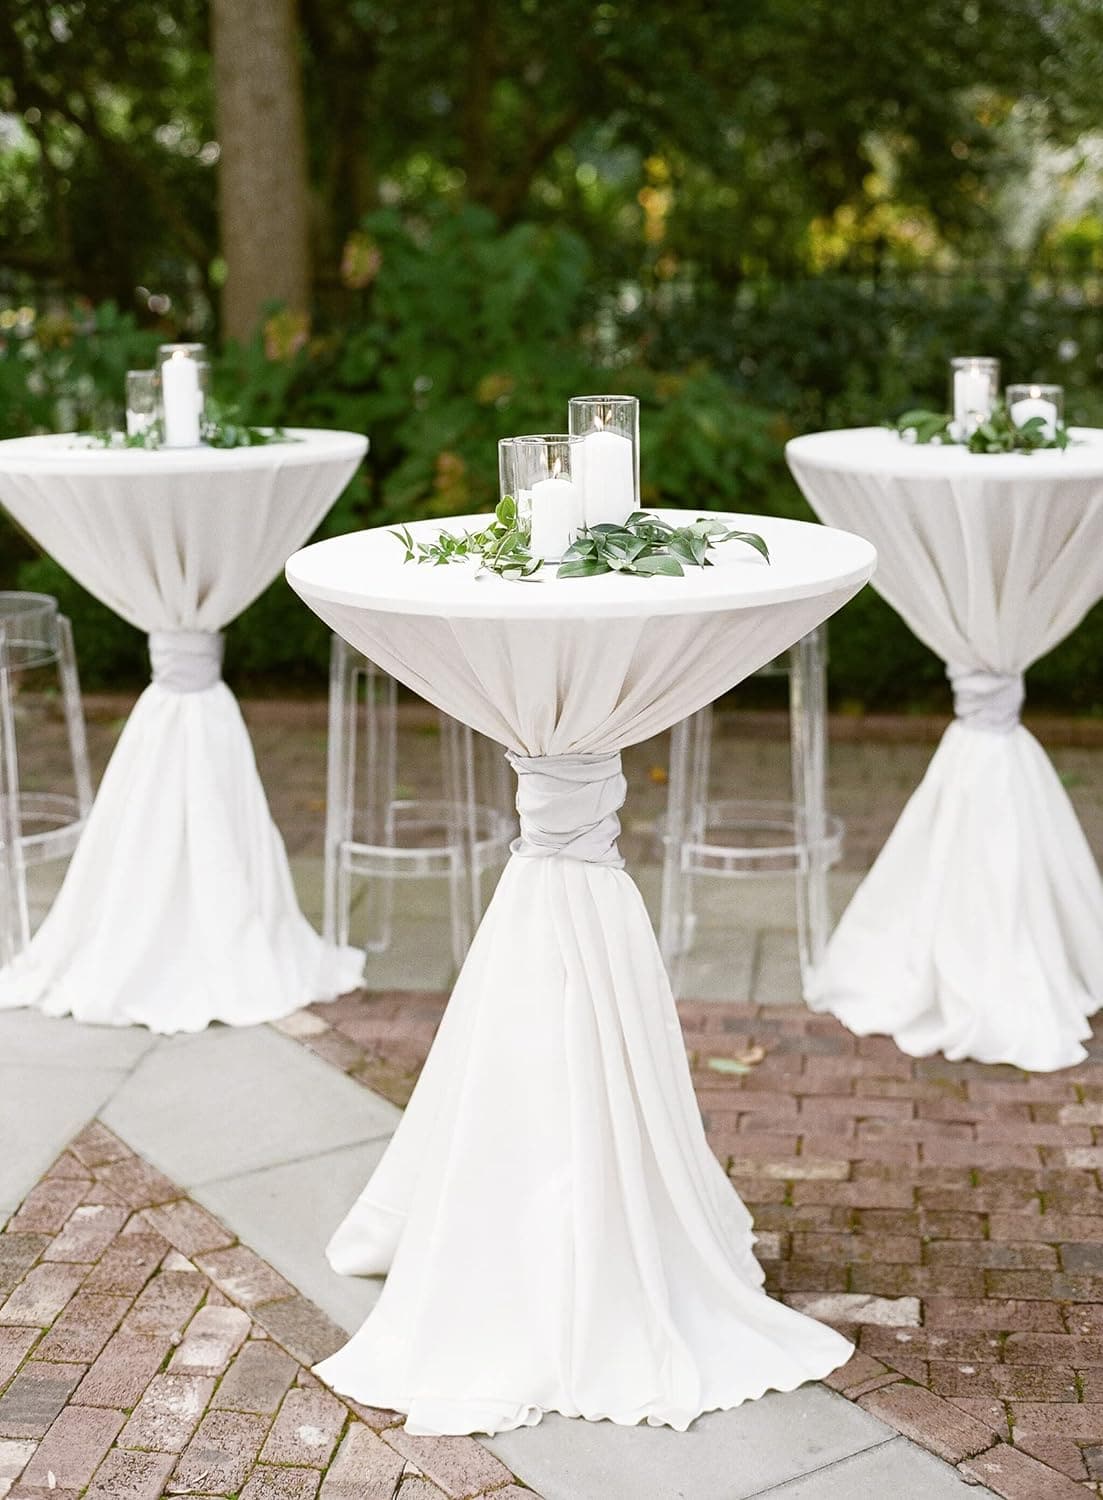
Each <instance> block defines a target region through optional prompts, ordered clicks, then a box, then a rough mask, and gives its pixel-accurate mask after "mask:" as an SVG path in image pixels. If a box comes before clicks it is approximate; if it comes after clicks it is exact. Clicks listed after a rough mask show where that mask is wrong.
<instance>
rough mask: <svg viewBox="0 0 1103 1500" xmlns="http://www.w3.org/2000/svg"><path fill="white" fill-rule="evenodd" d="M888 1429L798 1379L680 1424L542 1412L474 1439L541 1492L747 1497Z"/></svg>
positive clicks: (560, 1496)
mask: <svg viewBox="0 0 1103 1500" xmlns="http://www.w3.org/2000/svg"><path fill="white" fill-rule="evenodd" d="M388 1436H390V1434H388ZM892 1436H893V1433H892V1429H891V1428H889V1427H886V1426H885V1424H884V1423H883V1422H879V1421H877V1420H876V1419H874V1418H873V1417H871V1416H869V1415H868V1414H867V1413H865V1412H863V1411H861V1410H860V1408H858V1407H855V1406H852V1405H851V1404H850V1403H849V1402H848V1401H846V1400H844V1399H843V1397H841V1396H836V1395H834V1394H832V1393H831V1392H830V1391H826V1390H823V1389H820V1388H817V1387H814V1386H808V1387H804V1388H803V1389H802V1390H800V1391H793V1392H791V1393H789V1394H788V1395H779V1394H776V1393H771V1394H770V1395H767V1396H764V1397H763V1398H762V1399H761V1400H760V1401H750V1402H747V1403H746V1404H745V1405H744V1406H741V1407H738V1408H737V1409H736V1410H735V1411H727V1412H711V1413H709V1414H708V1415H707V1416H704V1417H701V1418H699V1419H698V1420H697V1421H696V1422H695V1423H694V1424H693V1426H692V1427H691V1428H690V1429H689V1431H688V1432H674V1431H672V1430H671V1429H670V1428H661V1427H617V1426H615V1425H614V1424H613V1423H611V1422H577V1421H568V1420H567V1419H566V1418H565V1417H558V1416H549V1417H545V1418H544V1420H543V1421H542V1422H541V1423H540V1424H539V1425H538V1426H536V1427H526V1428H522V1429H519V1430H518V1431H516V1432H507V1433H500V1434H499V1435H498V1436H497V1437H493V1438H488V1439H484V1440H483V1441H484V1442H485V1446H486V1447H488V1448H489V1449H490V1451H491V1452H492V1453H494V1454H496V1455H497V1456H498V1457H499V1458H500V1459H501V1460H502V1461H503V1463H505V1464H507V1465H508V1466H509V1468H511V1469H512V1470H513V1472H514V1474H516V1475H517V1477H518V1478H519V1479H521V1480H522V1481H523V1482H524V1483H525V1484H528V1485H530V1486H531V1487H532V1488H533V1489H535V1490H536V1491H537V1492H538V1493H539V1494H540V1495H542V1496H543V1497H544V1500H640V1497H641V1496H644V1495H646V1496H647V1500H685V1497H686V1496H687V1495H692V1497H693V1500H749V1497H750V1496H753V1495H759V1494H761V1493H762V1492H763V1491H764V1490H768V1489H769V1488H770V1486H771V1485H774V1486H776V1485H778V1484H781V1483H783V1482H785V1481H786V1480H789V1479H794V1478H797V1477H798V1476H800V1475H803V1474H807V1473H811V1472H815V1471H818V1470H820V1469H822V1468H823V1467H824V1466H825V1465H827V1464H830V1463H834V1462H837V1461H838V1460H840V1459H842V1458H845V1457H848V1456H849V1455H850V1454H852V1453H857V1452H860V1451H862V1450H863V1449H865V1448H870V1447H873V1446H875V1445H876V1444H878V1443H883V1442H885V1441H886V1440H887V1439H888V1438H890V1437H892Z"/></svg>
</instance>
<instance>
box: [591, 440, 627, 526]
mask: <svg viewBox="0 0 1103 1500" xmlns="http://www.w3.org/2000/svg"><path fill="white" fill-rule="evenodd" d="M579 458H580V460H581V469H582V473H581V480H582V504H583V508H584V511H585V518H586V525H587V526H600V525H610V526H623V525H624V523H625V521H627V519H628V517H629V516H630V515H631V514H632V512H633V511H634V510H635V509H636V470H635V462H634V459H633V455H632V443H631V440H630V439H629V438H626V437H622V436H621V434H620V433H619V432H607V431H598V432H588V433H587V434H586V435H585V437H584V438H583V439H582V447H581V451H580V453H579Z"/></svg>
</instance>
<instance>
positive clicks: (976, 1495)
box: [760, 1438, 1083, 1500]
mask: <svg viewBox="0 0 1103 1500" xmlns="http://www.w3.org/2000/svg"><path fill="white" fill-rule="evenodd" d="M991 1494H992V1491H991V1490H989V1489H986V1488H984V1487H983V1486H981V1487H978V1486H977V1485H975V1484H972V1483H968V1482H966V1480H965V1479H963V1477H962V1476H961V1475H960V1474H959V1473H958V1472H957V1470H956V1469H952V1468H951V1467H950V1466H949V1464H944V1463H943V1462H942V1461H941V1460H940V1459H937V1458H932V1457H931V1455H930V1454H929V1453H924V1452H923V1450H922V1449H921V1448H917V1447H916V1446H915V1444H914V1443H909V1442H908V1441H907V1439H906V1438H896V1439H895V1441H893V1442H889V1443H881V1444H880V1445H879V1446H878V1447H876V1448H872V1449H870V1450H868V1451H867V1452H865V1453H859V1454H856V1455H855V1456H854V1457H853V1458H844V1459H843V1460H842V1462H841V1463H837V1464H832V1465H831V1466H830V1467H829V1468H826V1469H820V1470H817V1472H816V1473H815V1474H808V1475H806V1476H805V1477H804V1478H803V1479H794V1480H793V1481H792V1482H791V1483H789V1484H782V1485H778V1486H776V1487H775V1488H773V1489H769V1490H763V1491H761V1492H760V1496H761V1500H887V1497H888V1496H891V1495H896V1496H899V1497H900V1500H982V1497H983V1496H985V1495H991ZM1039 1500H1041V1497H1040V1495H1039ZM1081 1500H1083V1496H1082V1495H1081Z"/></svg>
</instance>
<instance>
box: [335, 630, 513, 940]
mask: <svg viewBox="0 0 1103 1500" xmlns="http://www.w3.org/2000/svg"><path fill="white" fill-rule="evenodd" d="M439 730H440V782H439V793H440V794H439V796H428V797H427V796H423V795H421V794H420V789H419V790H418V791H415V790H414V789H413V788H410V787H406V786H403V784H402V781H401V779H400V767H399V764H398V691H397V684H396V682H395V680H394V678H393V677H391V676H390V675H389V674H388V673H387V672H384V671H381V670H380V669H379V668H378V667H376V666H375V665H374V663H372V662H370V661H369V660H368V659H367V657H365V656H363V655H361V653H360V652H358V651H356V650H354V648H353V647H351V646H349V645H348V644H347V643H346V642H345V641H343V640H342V639H341V638H340V637H339V636H334V637H333V642H332V647H331V655H330V678H329V765H328V773H327V788H326V840H325V892H324V913H325V915H324V932H325V936H326V939H327V940H328V941H329V942H335V943H339V944H342V945H343V944H345V943H347V942H348V941H349V933H350V929H351V925H352V911H353V902H354V894H355V886H356V883H357V881H358V880H359V881H360V882H361V883H362V886H363V894H362V905H363V907H364V910H365V916H366V930H367V935H366V938H365V940H364V943H363V946H364V947H365V949H366V950H367V952H369V953H382V952H384V951H385V950H386V949H387V948H388V947H389V946H390V944H391V938H392V929H393V916H394V894H395V884H396V882H397V881H400V880H404V879H406V880H414V879H434V878H435V879H442V880H445V881H447V883H448V904H449V917H450V925H451V941H452V956H453V960H454V963H455V965H456V967H457V968H458V967H459V965H460V964H461V963H462V962H463V960H464V957H465V955H466V953H467V949H468V947H469V946H470V943H471V939H472V937H473V935H474V931H475V928H476V927H477V926H478V924H479V922H480V920H481V919H482V914H483V911H484V909H485V906H486V900H487V889H486V887H487V880H486V876H487V875H488V873H489V872H490V871H492V870H497V869H500V867H501V866H502V865H503V864H504V863H505V860H506V858H507V856H508V854H509V845H510V842H511V840H512V839H513V838H514V837H515V836H516V834H517V818H516V813H515V811H514V809H513V787H512V776H511V774H510V771H509V766H508V764H507V762H506V759H505V752H504V750H502V748H501V746H499V745H495V744H493V743H492V742H491V741H490V740H487V739H485V738H484V737H483V736H482V735H477V734H475V732H474V731H473V730H472V729H470V728H469V727H468V726H467V725H466V724H460V723H458V722H457V721H456V720H455V719H452V718H450V717H449V716H448V715H447V714H443V713H442V714H440V715H439ZM434 790H436V789H434Z"/></svg>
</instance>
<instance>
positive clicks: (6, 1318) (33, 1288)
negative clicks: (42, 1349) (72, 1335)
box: [0, 1265, 88, 1328]
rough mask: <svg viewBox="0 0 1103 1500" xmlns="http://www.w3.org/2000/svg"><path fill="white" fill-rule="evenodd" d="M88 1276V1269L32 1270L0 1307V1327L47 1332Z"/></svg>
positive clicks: (73, 1267)
mask: <svg viewBox="0 0 1103 1500" xmlns="http://www.w3.org/2000/svg"><path fill="white" fill-rule="evenodd" d="M87 1274H88V1267H87V1266H65V1265H51V1266H47V1265H37V1266H35V1267H34V1268H33V1269H32V1270H30V1271H28V1272H27V1274H26V1276H25V1277H24V1278H23V1280H22V1281H21V1282H20V1283H19V1285H18V1286H17V1287H16V1288H15V1290H14V1291H13V1292H12V1293H11V1294H10V1296H9V1297H8V1298H7V1300H6V1301H5V1302H4V1303H3V1305H2V1306H0V1323H19V1324H22V1325H24V1326H29V1325H34V1324H37V1325H38V1326H39V1328H48V1327H49V1325H50V1324H51V1323H52V1322H53V1321H54V1319H55V1318H56V1317H57V1316H58V1314H59V1313H60V1312H61V1310H62V1308H64V1306H65V1304H66V1303H67V1302H68V1301H69V1299H70V1297H72V1295H73V1293H74V1292H75V1291H76V1289H77V1287H79V1286H80V1284H81V1282H82V1281H83V1280H84V1278H85V1276H86V1275H87Z"/></svg>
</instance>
